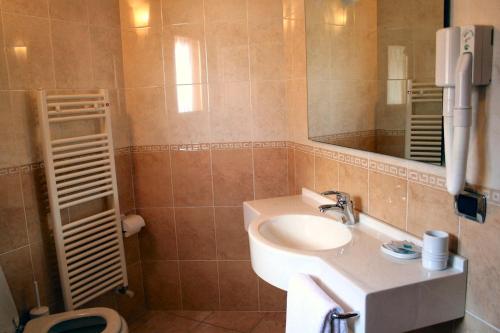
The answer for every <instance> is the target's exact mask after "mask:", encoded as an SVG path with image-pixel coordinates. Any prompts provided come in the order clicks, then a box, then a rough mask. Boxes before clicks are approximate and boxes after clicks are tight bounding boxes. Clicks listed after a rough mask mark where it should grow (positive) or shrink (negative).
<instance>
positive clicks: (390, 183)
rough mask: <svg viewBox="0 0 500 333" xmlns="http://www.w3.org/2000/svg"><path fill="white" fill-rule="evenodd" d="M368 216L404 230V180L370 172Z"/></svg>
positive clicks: (405, 189) (405, 196) (405, 185)
mask: <svg viewBox="0 0 500 333" xmlns="http://www.w3.org/2000/svg"><path fill="white" fill-rule="evenodd" d="M369 196H370V197H369V200H370V208H369V212H368V213H369V214H370V215H372V216H373V217H376V218H378V219H380V220H382V221H384V222H386V223H389V224H392V225H393V226H395V227H397V228H399V229H402V230H405V229H406V204H407V181H406V180H405V179H401V178H396V177H392V176H388V175H383V174H380V173H378V172H370V190H369Z"/></svg>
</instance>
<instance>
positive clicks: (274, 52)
mask: <svg viewBox="0 0 500 333" xmlns="http://www.w3.org/2000/svg"><path fill="white" fill-rule="evenodd" d="M284 55H285V49H284V45H283V43H280V42H277V43H259V44H253V45H250V73H251V75H252V76H251V77H252V80H279V79H284V78H286V76H287V75H286V71H285V69H286V66H285V62H284V61H283V59H284Z"/></svg>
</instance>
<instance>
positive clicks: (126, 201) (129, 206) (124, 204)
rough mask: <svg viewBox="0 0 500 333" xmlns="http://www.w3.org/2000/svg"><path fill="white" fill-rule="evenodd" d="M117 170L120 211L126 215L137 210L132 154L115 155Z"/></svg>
mask: <svg viewBox="0 0 500 333" xmlns="http://www.w3.org/2000/svg"><path fill="white" fill-rule="evenodd" d="M115 168H116V182H117V186H118V198H119V202H120V211H121V213H122V214H126V213H129V212H131V211H132V210H133V209H134V208H135V204H134V185H133V181H134V180H133V178H132V177H133V174H132V156H131V155H130V154H118V155H115Z"/></svg>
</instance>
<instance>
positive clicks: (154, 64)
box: [122, 29, 163, 88]
mask: <svg viewBox="0 0 500 333" xmlns="http://www.w3.org/2000/svg"><path fill="white" fill-rule="evenodd" d="M161 44H162V42H161V34H160V33H158V32H156V31H155V30H153V29H127V30H122V45H123V73H124V76H125V87H128V88H133V87H151V86H161V85H163V65H162V50H161V48H162V47H161Z"/></svg>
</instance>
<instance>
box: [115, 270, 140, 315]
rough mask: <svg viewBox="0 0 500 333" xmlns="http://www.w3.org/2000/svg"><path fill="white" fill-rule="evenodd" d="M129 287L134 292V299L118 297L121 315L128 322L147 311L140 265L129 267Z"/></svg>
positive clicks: (125, 296) (123, 296)
mask: <svg viewBox="0 0 500 333" xmlns="http://www.w3.org/2000/svg"><path fill="white" fill-rule="evenodd" d="M127 275H128V286H129V289H130V290H133V291H134V297H133V298H131V297H128V295H116V296H115V297H116V303H117V306H118V311H119V313H120V315H122V316H123V318H125V320H127V321H128V322H131V321H133V320H134V319H138V318H139V317H140V316H141V315H143V314H144V313H145V311H146V307H145V302H144V287H143V285H144V283H143V279H142V268H141V264H140V263H136V264H133V265H128V266H127Z"/></svg>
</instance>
